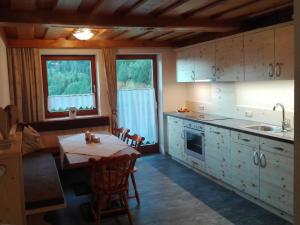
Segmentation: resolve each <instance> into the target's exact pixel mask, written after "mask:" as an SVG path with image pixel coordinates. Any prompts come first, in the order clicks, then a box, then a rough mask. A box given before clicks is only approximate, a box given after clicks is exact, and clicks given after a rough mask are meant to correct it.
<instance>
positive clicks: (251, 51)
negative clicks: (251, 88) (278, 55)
mask: <svg viewBox="0 0 300 225" xmlns="http://www.w3.org/2000/svg"><path fill="white" fill-rule="evenodd" d="M244 52H245V80H270V79H274V30H267V31H263V32H258V33H253V34H247V35H245V36H244Z"/></svg>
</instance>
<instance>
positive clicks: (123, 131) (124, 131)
mask: <svg viewBox="0 0 300 225" xmlns="http://www.w3.org/2000/svg"><path fill="white" fill-rule="evenodd" d="M129 132H130V129H128V128H123V127H120V128H115V129H114V134H115V136H117V137H118V138H119V139H121V140H122V141H125V138H126V135H128V134H129Z"/></svg>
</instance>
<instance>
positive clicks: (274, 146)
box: [260, 138, 294, 158]
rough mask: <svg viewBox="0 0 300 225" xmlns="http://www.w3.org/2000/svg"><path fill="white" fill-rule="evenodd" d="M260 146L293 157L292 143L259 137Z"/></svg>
mask: <svg viewBox="0 0 300 225" xmlns="http://www.w3.org/2000/svg"><path fill="white" fill-rule="evenodd" d="M260 147H261V149H263V150H266V151H269V152H272V153H277V154H280V155H286V156H288V157H292V158H293V157H294V145H293V144H289V143H285V142H281V141H276V140H272V139H268V138H260Z"/></svg>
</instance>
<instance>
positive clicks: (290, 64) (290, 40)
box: [274, 25, 295, 80]
mask: <svg viewBox="0 0 300 225" xmlns="http://www.w3.org/2000/svg"><path fill="white" fill-rule="evenodd" d="M274 32H275V64H274V66H275V79H277V80H281V79H284V80H287V79H290V80H292V79H293V78H294V42H295V40H294V26H293V25H290V26H285V27H281V28H277V29H275V31H274Z"/></svg>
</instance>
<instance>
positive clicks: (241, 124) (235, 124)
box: [165, 112, 294, 144]
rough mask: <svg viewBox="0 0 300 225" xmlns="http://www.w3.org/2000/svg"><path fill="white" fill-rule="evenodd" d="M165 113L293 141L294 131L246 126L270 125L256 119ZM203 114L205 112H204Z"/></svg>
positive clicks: (192, 113)
mask: <svg viewBox="0 0 300 225" xmlns="http://www.w3.org/2000/svg"><path fill="white" fill-rule="evenodd" d="M165 115H168V116H174V117H178V118H181V119H187V120H192V121H196V122H201V123H204V124H209V125H214V126H218V127H223V128H228V129H231V130H236V131H241V132H245V133H249V134H254V135H259V136H262V137H267V138H272V139H275V140H279V141H284V142H287V143H292V144H293V143H294V131H293V130H291V131H286V132H278V131H277V132H274V131H271V132H269V131H257V130H253V129H249V128H246V127H247V126H253V125H271V126H275V125H273V124H267V123H261V122H256V121H250V120H241V119H234V118H229V117H222V116H214V117H216V119H215V120H205V119H204V120H203V119H202V116H201V115H202V113H197V112H188V113H179V112H165ZM204 115H205V114H204Z"/></svg>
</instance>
